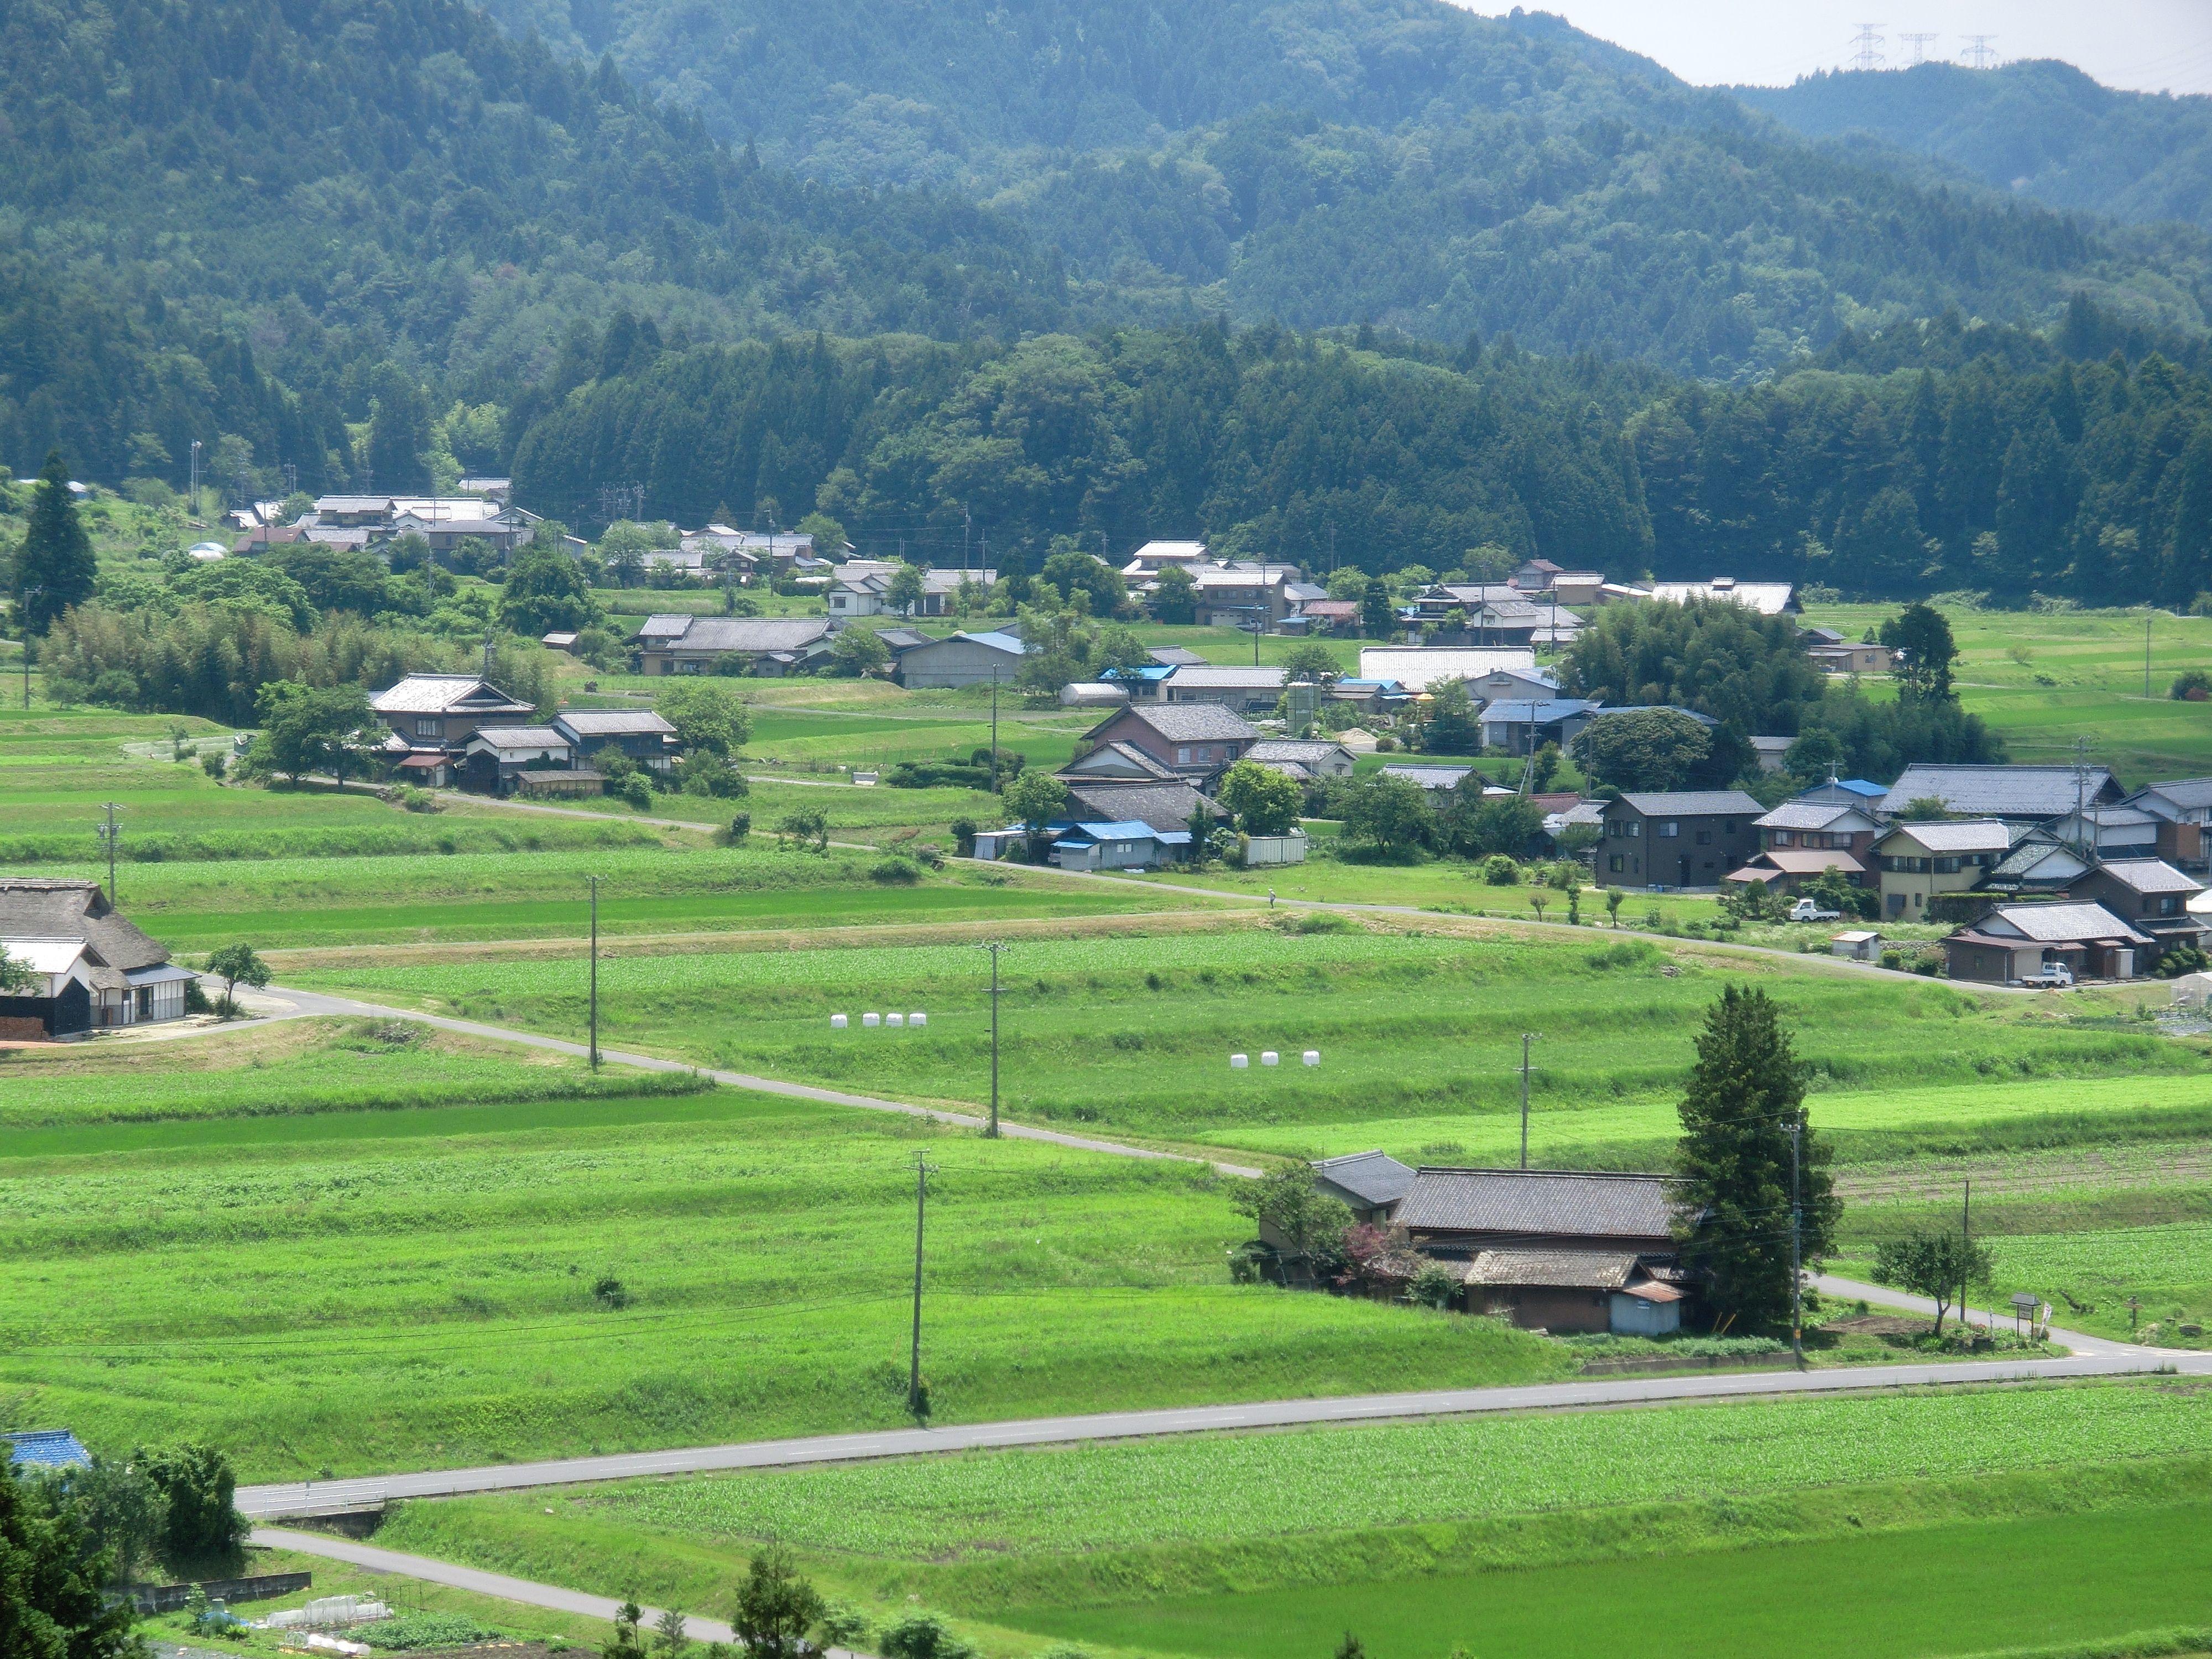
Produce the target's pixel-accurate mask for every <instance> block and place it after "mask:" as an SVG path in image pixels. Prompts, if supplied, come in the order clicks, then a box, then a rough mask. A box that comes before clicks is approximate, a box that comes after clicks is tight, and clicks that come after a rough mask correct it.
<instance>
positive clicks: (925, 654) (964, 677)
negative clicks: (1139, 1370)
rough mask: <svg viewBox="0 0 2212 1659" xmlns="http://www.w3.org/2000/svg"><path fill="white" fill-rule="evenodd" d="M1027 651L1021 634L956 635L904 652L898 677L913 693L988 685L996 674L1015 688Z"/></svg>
mask: <svg viewBox="0 0 2212 1659" xmlns="http://www.w3.org/2000/svg"><path fill="white" fill-rule="evenodd" d="M1025 648H1026V647H1024V645H1023V644H1022V641H1021V639H1020V636H1019V635H1013V634H1006V633H989V634H954V635H949V636H948V637H946V638H945V639H941V640H934V641H931V642H930V643H929V644H927V645H917V646H915V647H912V648H910V649H908V650H905V651H902V652H900V653H899V658H898V678H899V680H900V683H901V684H903V685H904V686H905V687H906V688H907V690H909V691H915V690H957V689H959V688H960V687H961V686H963V685H988V684H990V683H991V678H992V676H994V674H995V675H996V676H997V677H998V679H999V683H1000V684H1002V685H1006V686H1011V685H1012V684H1013V683H1014V676H1015V675H1016V674H1018V673H1019V672H1020V671H1021V666H1022V653H1023V651H1024V649H1025Z"/></svg>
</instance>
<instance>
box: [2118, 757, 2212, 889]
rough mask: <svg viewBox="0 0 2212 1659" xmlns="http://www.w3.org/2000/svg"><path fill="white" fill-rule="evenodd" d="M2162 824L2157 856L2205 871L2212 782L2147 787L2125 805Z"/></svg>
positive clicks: (2176, 781)
mask: <svg viewBox="0 0 2212 1659" xmlns="http://www.w3.org/2000/svg"><path fill="white" fill-rule="evenodd" d="M2121 805H2124V806H2132V807H2134V808H2136V810H2137V811H2143V812H2148V813H2149V814H2150V815H2151V816H2152V817H2154V818H2156V819H2157V820H2158V829H2157V832H2156V836H2155V839H2154V844H2153V848H2152V850H2153V852H2154V854H2155V856H2157V857H2159V858H2162V859H2164V860H2166V862H2167V863H2168V864H2172V865H2176V866H2179V867H2180V868H2182V869H2184V870H2201V869H2203V867H2204V865H2205V859H2206V847H2205V841H2204V826H2205V823H2206V822H2207V820H2208V819H2212V778H2175V779H2173V780H2172V781H2168V782H2166V783H2150V784H2145V785H2144V786H2143V787H2142V788H2140V789H2138V790H2136V792H2135V793H2134V794H2132V795H2130V796H2129V797H2128V798H2127V799H2125V800H2124V801H2123V802H2121Z"/></svg>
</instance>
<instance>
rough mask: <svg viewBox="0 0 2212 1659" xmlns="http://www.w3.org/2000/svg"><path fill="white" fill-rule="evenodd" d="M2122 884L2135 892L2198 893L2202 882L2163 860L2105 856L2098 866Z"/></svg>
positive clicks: (2201, 888) (2201, 889) (2201, 887)
mask: <svg viewBox="0 0 2212 1659" xmlns="http://www.w3.org/2000/svg"><path fill="white" fill-rule="evenodd" d="M2101 867H2102V869H2103V870H2104V872H2105V873H2106V875H2108V876H2110V877H2112V879H2113V880H2115V881H2117V882H2118V883H2119V884H2121V885H2122V886H2124V887H2126V888H2130V889H2131V890H2134V891H2136V892H2138V893H2201V892H2203V890H2204V888H2203V883H2201V882H2198V881H2197V880H2195V879H2193V878H2191V877H2188V876H2185V875H2183V874H2182V873H2181V872H2180V871H2179V870H2177V869H2175V868H2174V867H2173V866H2172V865H2170V864H2168V863H2167V862H2166V860H2164V859H2108V860H2106V862H2105V863H2104V865H2103V866H2101Z"/></svg>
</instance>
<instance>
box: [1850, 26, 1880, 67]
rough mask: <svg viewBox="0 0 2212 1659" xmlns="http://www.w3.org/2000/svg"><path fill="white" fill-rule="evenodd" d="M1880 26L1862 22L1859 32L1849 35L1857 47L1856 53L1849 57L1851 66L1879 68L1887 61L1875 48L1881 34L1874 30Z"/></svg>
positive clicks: (1878, 43) (1878, 44)
mask: <svg viewBox="0 0 2212 1659" xmlns="http://www.w3.org/2000/svg"><path fill="white" fill-rule="evenodd" d="M1880 27H1881V24H1879V23H1862V24H1860V25H1859V32H1858V33H1857V34H1855V35H1853V36H1852V37H1851V44H1852V45H1853V46H1857V48H1858V52H1857V54H1856V55H1855V56H1854V57H1853V58H1852V59H1851V66H1852V67H1853V68H1854V69H1861V70H1873V69H1880V68H1881V65H1882V64H1883V63H1884V62H1886V61H1887V60H1886V59H1885V58H1883V57H1882V55H1881V52H1879V51H1877V50H1876V48H1877V47H1879V46H1881V36H1880V35H1879V34H1876V33H1875V30H1876V29H1878V28H1880Z"/></svg>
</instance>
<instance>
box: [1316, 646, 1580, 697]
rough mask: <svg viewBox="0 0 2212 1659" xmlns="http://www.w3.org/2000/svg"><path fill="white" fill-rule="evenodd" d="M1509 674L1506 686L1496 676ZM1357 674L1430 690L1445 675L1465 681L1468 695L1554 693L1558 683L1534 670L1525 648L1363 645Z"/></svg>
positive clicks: (1414, 689)
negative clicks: (1479, 649) (1472, 649)
mask: <svg viewBox="0 0 2212 1659" xmlns="http://www.w3.org/2000/svg"><path fill="white" fill-rule="evenodd" d="M1502 675H1512V676H1515V677H1516V680H1515V683H1514V684H1512V685H1511V686H1510V687H1508V686H1506V685H1504V684H1503V683H1502V682H1500V681H1499V680H1498V678H1497V677H1498V676H1502ZM1359 678H1361V679H1363V680H1395V681H1396V682H1397V683H1398V684H1399V685H1400V686H1401V687H1402V688H1403V689H1404V690H1407V691H1409V692H1413V693H1416V694H1418V693H1420V692H1423V691H1431V690H1435V689H1436V688H1437V686H1439V685H1441V684H1443V683H1444V682H1445V681H1446V680H1461V681H1464V682H1465V683H1466V685H1467V689H1468V693H1469V694H1470V695H1471V696H1476V697H1481V698H1491V697H1534V698H1545V697H1556V696H1559V687H1558V686H1557V685H1555V684H1553V683H1552V682H1551V681H1550V680H1549V679H1547V678H1543V677H1542V676H1540V675H1539V674H1538V673H1537V671H1536V653H1534V652H1533V651H1530V650H1528V648H1527V647H1512V646H1509V647H1500V648H1498V649H1497V650H1492V651H1463V650H1456V649H1447V648H1431V647H1425V646H1410V645H1408V646H1367V647H1362V649H1361V650H1360V653H1359Z"/></svg>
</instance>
